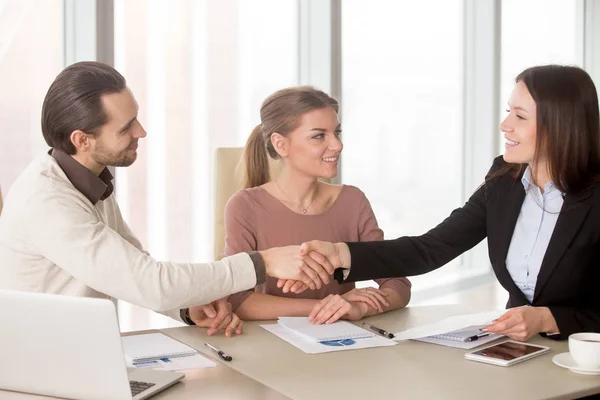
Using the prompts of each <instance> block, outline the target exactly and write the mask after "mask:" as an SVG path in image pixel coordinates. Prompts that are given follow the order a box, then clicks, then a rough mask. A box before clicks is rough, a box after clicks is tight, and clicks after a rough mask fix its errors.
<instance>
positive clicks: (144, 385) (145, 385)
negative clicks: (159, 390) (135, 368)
mask: <svg viewBox="0 0 600 400" xmlns="http://www.w3.org/2000/svg"><path fill="white" fill-rule="evenodd" d="M154 385H155V383H149V382H138V381H129V387H130V388H131V396H132V397H134V396H136V395H138V394H140V393H142V392H143V391H144V390H146V389H149V388H151V387H152V386H154Z"/></svg>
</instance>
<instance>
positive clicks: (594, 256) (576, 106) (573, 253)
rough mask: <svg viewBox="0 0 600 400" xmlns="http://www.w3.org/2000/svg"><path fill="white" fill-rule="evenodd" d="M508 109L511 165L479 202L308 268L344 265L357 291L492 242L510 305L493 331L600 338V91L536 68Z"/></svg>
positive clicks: (316, 248) (326, 248)
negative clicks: (421, 230) (362, 284)
mask: <svg viewBox="0 0 600 400" xmlns="http://www.w3.org/2000/svg"><path fill="white" fill-rule="evenodd" d="M507 111H508V112H509V113H508V116H507V117H506V119H505V120H504V121H503V122H502V124H501V125H500V129H501V130H502V132H503V133H504V136H505V137H506V152H505V154H504V156H503V157H498V158H496V159H495V160H494V163H493V165H492V167H491V169H490V171H489V173H488V175H487V177H486V180H485V183H484V184H482V185H481V186H480V187H479V189H477V191H476V192H475V193H474V194H473V195H472V196H471V198H470V199H469V201H467V203H466V204H465V205H464V206H463V207H461V208H458V209H456V210H454V211H453V212H452V213H451V214H450V216H449V217H448V218H447V219H446V220H444V221H443V222H442V223H441V224H439V225H438V226H437V227H435V228H433V229H432V230H430V231H429V232H427V233H426V234H424V235H422V236H417V237H401V238H398V239H395V240H386V241H380V242H363V243H336V244H332V243H327V242H318V241H315V242H310V243H305V244H304V245H303V248H302V249H303V252H304V253H303V254H308V257H310V260H309V262H310V263H313V261H316V262H317V263H319V264H321V265H323V266H326V267H327V269H330V268H331V267H333V268H338V269H337V270H336V272H335V274H334V277H335V278H336V279H337V280H338V281H340V282H341V281H344V282H352V281H361V280H367V279H374V278H386V277H391V276H412V275H420V274H424V273H427V272H430V271H432V270H434V269H436V268H439V267H441V266H443V265H445V264H446V263H448V262H449V261H451V260H452V259H454V258H455V257H457V256H459V255H461V254H462V253H464V252H465V251H467V250H469V249H471V248H472V247H474V246H475V245H477V244H478V243H479V242H481V241H482V240H483V239H485V238H486V237H487V239H488V248H489V257H490V261H491V263H492V268H493V269H494V272H495V274H496V277H497V278H498V281H499V282H500V283H501V284H502V286H503V287H504V288H505V289H506V290H507V291H508V293H509V295H510V297H509V300H508V304H507V307H508V308H511V310H509V311H508V312H506V313H505V314H504V315H503V316H502V317H500V318H499V319H498V320H496V321H495V322H494V323H492V324H491V325H490V326H488V327H487V330H488V331H489V332H494V333H501V334H505V335H507V336H509V337H511V338H513V339H516V340H527V339H529V338H530V337H532V336H534V335H536V334H538V333H542V334H545V335H548V336H550V337H552V338H555V339H565V338H567V337H568V336H569V335H570V334H571V333H574V332H581V331H588V332H600V288H599V287H598V286H599V285H600V246H599V241H600V186H599V185H598V182H599V179H598V177H599V176H600V121H599V116H598V96H597V93H596V88H595V87H594V83H593V82H592V80H591V78H590V77H589V75H588V74H587V73H586V72H585V71H584V70H582V69H580V68H576V67H568V66H558V65H546V66H540V67H534V68H529V69H527V70H525V71H523V72H522V73H521V74H519V76H518V77H517V79H516V84H515V88H514V90H513V93H512V95H511V98H510V100H509V110H507ZM328 264H330V265H328ZM344 269H345V270H344ZM536 275H537V276H536ZM281 284H282V285H283V284H284V282H281ZM285 285H286V289H291V290H298V289H299V287H298V286H295V287H294V286H293V283H292V282H286V283H285ZM296 285H298V284H296ZM521 306H529V307H521ZM332 312H333V311H332V310H330V308H328V304H327V302H326V301H323V303H322V304H321V307H320V308H319V309H315V311H314V312H313V314H312V315H311V318H312V319H313V321H315V322H316V323H323V322H326V321H327V320H328V318H329V317H331V313H332Z"/></svg>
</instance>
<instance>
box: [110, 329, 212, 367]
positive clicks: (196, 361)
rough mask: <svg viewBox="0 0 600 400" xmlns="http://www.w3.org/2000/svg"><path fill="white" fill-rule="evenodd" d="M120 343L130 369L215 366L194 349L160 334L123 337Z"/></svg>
mask: <svg viewBox="0 0 600 400" xmlns="http://www.w3.org/2000/svg"><path fill="white" fill-rule="evenodd" d="M121 342H122V343H123V352H124V353H125V361H126V362H127V365H128V366H130V367H135V368H151V369H163V370H169V371H179V370H184V369H196V368H206V367H214V366H216V365H217V364H215V362H213V361H212V360H209V359H208V358H206V357H203V356H201V355H200V354H198V352H197V351H196V350H195V349H193V348H191V347H189V346H187V345H185V344H183V343H181V342H178V341H177V340H175V339H171V338H170V337H168V336H166V335H163V334H162V333H149V334H145V335H132V336H124V337H122V338H121Z"/></svg>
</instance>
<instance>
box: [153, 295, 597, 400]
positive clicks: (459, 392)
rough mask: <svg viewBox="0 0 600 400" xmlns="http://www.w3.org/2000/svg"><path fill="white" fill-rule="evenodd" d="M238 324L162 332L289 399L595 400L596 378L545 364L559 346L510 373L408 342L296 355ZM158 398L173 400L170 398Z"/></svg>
mask: <svg viewBox="0 0 600 400" xmlns="http://www.w3.org/2000/svg"><path fill="white" fill-rule="evenodd" d="M470 311H473V310H466V309H465V308H464V307H459V306H431V307H414V308H408V309H405V310H397V311H393V312H391V313H388V314H385V315H380V316H376V317H372V318H369V319H368V320H369V321H370V322H372V323H373V324H374V325H376V326H378V327H382V328H384V329H386V330H388V331H391V332H395V331H398V330H402V329H405V328H408V327H411V326H415V325H417V324H421V323H426V322H430V321H433V320H436V319H439V318H442V317H444V316H448V315H452V314H460V313H463V312H470ZM258 325H259V323H258V322H247V323H246V324H244V334H243V335H242V336H240V337H236V338H230V339H227V338H225V337H223V336H215V337H211V338H210V339H207V337H206V335H205V333H204V332H205V330H201V329H198V328H193V327H183V328H170V329H165V330H162V332H163V333H165V334H167V335H169V336H172V337H173V338H176V339H178V340H181V341H182V342H184V343H186V344H188V345H190V346H192V347H194V348H196V349H198V350H199V351H201V352H204V353H206V354H210V353H208V352H207V351H206V349H205V348H204V341H205V339H207V340H208V341H210V342H211V343H213V344H214V345H216V346H217V347H219V348H221V349H222V350H224V351H225V352H227V353H228V354H230V355H231V356H232V357H233V358H234V360H233V361H232V362H229V363H224V364H226V365H227V366H229V367H231V368H234V369H236V370H237V371H239V372H241V373H242V374H244V375H247V376H248V377H250V378H252V379H255V380H256V381H258V382H261V383H263V384H264V385H266V386H269V387H271V388H273V389H275V390H276V391H278V392H280V393H282V394H284V395H286V396H289V397H290V398H292V399H297V400H304V399H306V400H318V399H328V400H330V399H337V398H344V399H368V398H371V399H372V398H400V397H402V398H407V399H441V398H443V399H460V400H467V399H477V400H481V399H486V400H492V399H531V400H534V399H572V398H575V397H581V396H586V395H590V394H594V393H600V376H586V375H579V374H575V373H573V372H570V371H568V370H566V369H563V368H560V367H558V366H556V365H554V364H553V363H552V357H553V356H554V355H555V354H558V353H561V352H564V351H567V350H568V349H567V343H566V342H555V341H552V340H549V339H544V338H541V337H536V338H534V339H532V340H531V342H532V343H539V344H544V345H547V346H550V347H551V349H552V350H551V352H550V353H549V354H546V355H543V356H540V357H538V358H535V359H532V360H529V361H526V362H524V363H521V364H517V365H514V366H511V367H498V366H493V365H488V364H482V363H477V362H474V361H467V360H465V359H464V353H465V352H466V351H465V350H461V349H455V348H448V347H443V346H436V345H432V344H426V343H420V342H414V341H408V342H403V343H401V344H399V345H397V346H394V347H383V348H374V349H365V350H353V351H341V352H333V353H325V354H315V355H310V354H304V353H302V352H301V351H300V350H298V349H296V348H295V347H293V346H292V345H290V344H288V343H287V342H285V341H283V340H281V339H279V338H278V337H276V336H275V335H273V334H271V333H269V332H267V331H266V330H264V329H263V328H261V327H259V326H258ZM163 398H164V399H171V398H172V399H175V398H177V396H175V395H173V396H171V395H170V393H165V394H164V397H163Z"/></svg>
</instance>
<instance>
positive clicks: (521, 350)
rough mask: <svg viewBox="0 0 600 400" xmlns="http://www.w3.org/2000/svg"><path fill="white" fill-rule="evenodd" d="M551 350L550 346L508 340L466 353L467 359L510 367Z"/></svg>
mask: <svg viewBox="0 0 600 400" xmlns="http://www.w3.org/2000/svg"><path fill="white" fill-rule="evenodd" d="M549 351H550V348H549V347H546V346H540V345H537V344H529V343H522V342H517V341H514V340H508V341H506V342H502V343H498V344H494V345H492V346H488V347H484V348H483V349H479V350H475V351H472V352H470V353H467V354H465V358H466V359H467V360H473V361H479V362H484V363H488V364H494V365H500V366H502V367H508V366H510V365H513V364H517V363H520V362H521V361H525V360H529V359H530V358H533V357H537V356H539V355H542V354H544V353H547V352H549Z"/></svg>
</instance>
